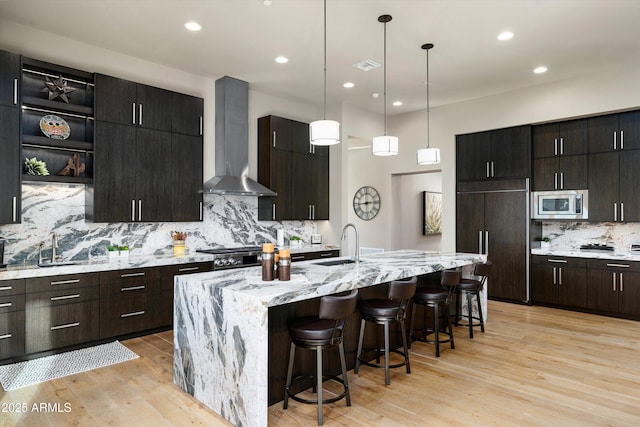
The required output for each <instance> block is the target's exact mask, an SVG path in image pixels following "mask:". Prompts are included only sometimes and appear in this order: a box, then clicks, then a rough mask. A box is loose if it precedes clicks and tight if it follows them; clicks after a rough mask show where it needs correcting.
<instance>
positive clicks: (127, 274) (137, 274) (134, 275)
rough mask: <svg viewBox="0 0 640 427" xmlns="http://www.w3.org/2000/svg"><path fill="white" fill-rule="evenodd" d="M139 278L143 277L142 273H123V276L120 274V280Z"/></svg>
mask: <svg viewBox="0 0 640 427" xmlns="http://www.w3.org/2000/svg"><path fill="white" fill-rule="evenodd" d="M140 276H144V272H140V273H125V274H121V275H120V277H121V278H122V279H124V278H126V277H140Z"/></svg>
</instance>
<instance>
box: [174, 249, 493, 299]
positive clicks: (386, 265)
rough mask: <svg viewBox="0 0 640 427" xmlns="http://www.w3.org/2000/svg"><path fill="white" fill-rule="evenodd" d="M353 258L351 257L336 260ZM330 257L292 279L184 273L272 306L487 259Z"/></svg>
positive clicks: (304, 266) (411, 253)
mask: <svg viewBox="0 0 640 427" xmlns="http://www.w3.org/2000/svg"><path fill="white" fill-rule="evenodd" d="M337 259H344V260H348V259H349V258H346V257H341V258H331V259H330V260H331V261H334V260H337ZM330 260H327V259H321V260H311V261H302V262H297V263H295V264H292V266H291V280H290V281H287V282H281V281H279V280H274V281H271V282H263V281H262V278H261V272H262V270H261V268H260V267H249V268H242V269H232V270H222V271H212V272H205V273H198V274H193V275H188V276H180V277H179V278H178V281H179V282H183V283H185V284H186V285H187V286H190V285H199V286H202V287H205V288H209V287H216V288H222V289H224V290H225V291H231V292H233V293H237V294H241V295H243V296H244V297H248V298H251V299H254V300H257V301H256V302H259V303H261V304H264V305H266V306H268V307H272V306H277V305H282V304H287V303H291V302H296V301H302V300H306V299H311V298H316V297H319V296H323V295H329V294H334V293H337V292H343V291H348V290H352V289H357V288H362V287H366V286H372V285H376V284H379V283H385V282H389V281H391V280H396V279H401V278H405V277H411V276H416V275H421V274H427V273H433V272H435V271H440V270H445V269H449V268H456V267H460V266H464V265H469V264H473V263H476V262H483V261H485V260H486V256H485V255H480V254H468V253H443V252H428V251H418V250H400V251H391V252H382V253H376V254H370V255H366V256H362V257H361V261H360V262H359V263H350V264H345V265H334V266H325V265H322V263H324V262H327V261H330Z"/></svg>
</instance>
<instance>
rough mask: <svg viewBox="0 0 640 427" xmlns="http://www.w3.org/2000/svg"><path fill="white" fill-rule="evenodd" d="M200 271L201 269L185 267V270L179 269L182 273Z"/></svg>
mask: <svg viewBox="0 0 640 427" xmlns="http://www.w3.org/2000/svg"><path fill="white" fill-rule="evenodd" d="M199 269H200V268H199V267H184V268H181V269H179V270H178V271H180V272H182V271H196V270H199Z"/></svg>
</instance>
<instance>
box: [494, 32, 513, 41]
mask: <svg viewBox="0 0 640 427" xmlns="http://www.w3.org/2000/svg"><path fill="white" fill-rule="evenodd" d="M512 38H513V33H512V32H511V31H503V32H501V33H500V34H498V40H502V41H504V40H510V39H512Z"/></svg>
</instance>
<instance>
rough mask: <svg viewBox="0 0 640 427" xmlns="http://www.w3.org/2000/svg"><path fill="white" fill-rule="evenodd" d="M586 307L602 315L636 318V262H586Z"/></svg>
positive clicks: (639, 301)
mask: <svg viewBox="0 0 640 427" xmlns="http://www.w3.org/2000/svg"><path fill="white" fill-rule="evenodd" d="M588 266H589V277H588V280H587V306H588V308H589V309H591V310H594V311H597V312H602V313H605V314H619V315H623V316H640V263H638V262H618V261H611V260H596V259H593V260H589V263H588Z"/></svg>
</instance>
